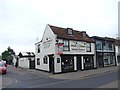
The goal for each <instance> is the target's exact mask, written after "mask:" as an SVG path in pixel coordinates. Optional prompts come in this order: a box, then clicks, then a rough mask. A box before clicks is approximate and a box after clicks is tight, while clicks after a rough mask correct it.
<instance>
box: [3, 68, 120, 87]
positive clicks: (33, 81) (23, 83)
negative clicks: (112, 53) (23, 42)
mask: <svg viewBox="0 0 120 90" xmlns="http://www.w3.org/2000/svg"><path fill="white" fill-rule="evenodd" d="M40 72H41V71H40ZM45 73H47V72H45ZM73 73H74V72H73ZM51 75H52V74H51ZM2 86H3V88H118V71H113V72H107V73H104V74H100V75H94V76H89V77H85V78H81V79H76V80H64V79H55V78H50V77H49V76H45V75H43V74H42V73H38V71H37V73H33V72H30V71H29V70H24V69H21V68H17V69H16V68H15V67H13V66H9V67H8V73H7V74H6V75H3V76H2Z"/></svg>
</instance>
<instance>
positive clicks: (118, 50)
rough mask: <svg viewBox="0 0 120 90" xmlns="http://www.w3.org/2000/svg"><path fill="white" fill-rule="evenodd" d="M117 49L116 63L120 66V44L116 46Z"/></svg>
mask: <svg viewBox="0 0 120 90" xmlns="http://www.w3.org/2000/svg"><path fill="white" fill-rule="evenodd" d="M115 51H116V63H117V66H119V65H120V63H118V56H120V46H115Z"/></svg>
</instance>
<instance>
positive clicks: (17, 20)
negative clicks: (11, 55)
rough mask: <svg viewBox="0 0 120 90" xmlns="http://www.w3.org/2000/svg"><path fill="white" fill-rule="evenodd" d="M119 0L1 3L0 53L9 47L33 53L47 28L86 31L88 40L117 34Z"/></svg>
mask: <svg viewBox="0 0 120 90" xmlns="http://www.w3.org/2000/svg"><path fill="white" fill-rule="evenodd" d="M118 1H119V0H1V1H0V46H1V47H2V48H0V53H1V52H2V51H4V50H5V49H6V48H7V47H8V46H11V47H12V48H13V49H15V51H16V52H18V51H20V50H25V51H27V50H33V51H34V43H35V42H36V38H37V37H38V38H39V40H40V39H41V38H42V35H43V31H44V29H45V26H46V24H52V25H57V26H61V27H72V28H73V29H76V30H83V31H87V33H88V34H89V35H90V36H93V35H99V36H111V37H115V35H116V33H118V29H117V28H118V22H117V21H118V4H117V3H118Z"/></svg>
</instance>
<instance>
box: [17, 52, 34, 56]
mask: <svg viewBox="0 0 120 90" xmlns="http://www.w3.org/2000/svg"><path fill="white" fill-rule="evenodd" d="M21 55H22V56H35V54H34V53H33V52H20V53H19V55H18V56H21Z"/></svg>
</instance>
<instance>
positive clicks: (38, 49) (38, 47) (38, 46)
mask: <svg viewBox="0 0 120 90" xmlns="http://www.w3.org/2000/svg"><path fill="white" fill-rule="evenodd" d="M37 52H38V53H40V44H38V45H37Z"/></svg>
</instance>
